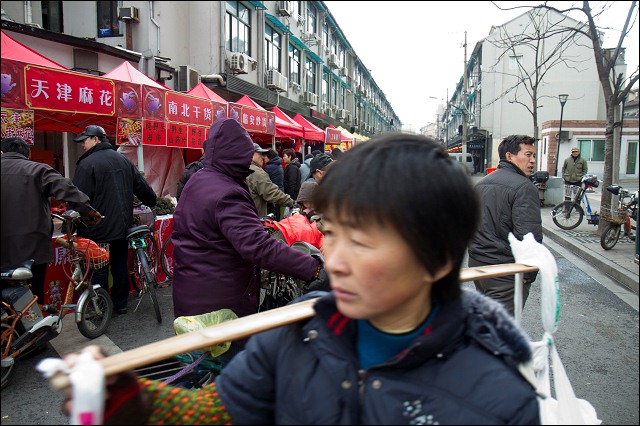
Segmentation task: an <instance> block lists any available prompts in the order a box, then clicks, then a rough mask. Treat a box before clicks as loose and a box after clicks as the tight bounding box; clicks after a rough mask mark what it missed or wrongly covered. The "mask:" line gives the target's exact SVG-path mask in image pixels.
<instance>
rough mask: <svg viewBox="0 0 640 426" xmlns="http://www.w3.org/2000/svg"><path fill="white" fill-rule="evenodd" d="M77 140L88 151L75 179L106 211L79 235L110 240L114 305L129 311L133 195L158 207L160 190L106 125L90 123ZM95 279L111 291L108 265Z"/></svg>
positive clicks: (97, 206)
mask: <svg viewBox="0 0 640 426" xmlns="http://www.w3.org/2000/svg"><path fill="white" fill-rule="evenodd" d="M74 141H75V142H78V143H82V148H83V149H84V150H85V153H84V154H82V156H81V157H80V159H79V160H78V162H77V163H76V164H77V167H76V173H75V176H74V177H73V182H74V183H75V184H76V186H77V187H78V188H80V189H81V190H82V191H83V192H84V193H85V194H87V195H88V196H89V198H90V199H91V204H92V205H93V206H95V207H96V208H97V209H98V210H99V211H100V212H101V213H102V214H103V215H104V220H103V221H102V222H101V223H100V225H98V226H95V227H93V228H90V229H84V228H79V229H78V235H79V236H81V237H86V238H90V239H92V240H93V241H95V242H96V243H108V244H109V254H110V261H109V263H110V266H111V276H112V277H113V287H112V290H111V300H112V301H113V309H114V311H115V312H117V313H119V314H126V313H127V300H128V298H129V289H130V287H129V273H128V267H127V256H128V250H129V248H128V245H127V239H126V230H127V229H128V228H130V227H131V226H132V223H133V196H134V195H135V196H136V197H138V199H139V200H140V201H141V202H142V203H143V204H144V205H145V206H148V207H154V206H155V205H156V194H155V192H154V191H153V189H152V188H151V186H149V184H148V183H147V181H146V180H145V179H144V177H142V175H141V174H140V172H139V171H138V169H136V167H135V166H134V165H133V163H132V162H131V161H129V159H128V158H127V157H125V156H124V155H122V154H120V153H119V152H117V151H115V150H114V149H113V146H111V143H110V142H109V140H108V139H107V134H106V133H105V131H104V129H103V128H102V127H100V126H95V125H90V126H87V127H86V128H85V129H84V131H83V132H82V133H81V134H80V135H78V136H77V137H76V138H75V139H74ZM93 282H94V283H95V284H100V286H102V288H104V289H105V290H107V291H109V270H108V266H105V267H104V268H101V269H98V270H96V271H95V272H94V274H93Z"/></svg>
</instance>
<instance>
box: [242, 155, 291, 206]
mask: <svg viewBox="0 0 640 426" xmlns="http://www.w3.org/2000/svg"><path fill="white" fill-rule="evenodd" d="M253 147H254V152H253V158H252V160H251V166H250V167H249V168H250V170H251V173H250V174H249V176H247V186H248V187H249V192H250V193H251V198H252V199H253V202H254V203H255V205H256V208H257V209H258V214H259V215H260V216H261V217H262V216H266V215H267V213H268V210H267V207H268V205H269V203H273V204H275V205H277V206H285V207H293V206H294V205H295V202H294V200H293V199H292V198H291V197H290V196H289V195H287V194H285V193H284V192H282V191H281V190H280V188H278V185H276V184H275V183H273V182H272V181H271V179H270V178H269V175H268V174H267V172H266V171H265V170H264V166H265V164H266V163H267V161H268V160H269V159H268V157H267V155H266V154H267V152H269V150H267V149H264V148H262V147H261V146H260V145H258V144H257V143H255V142H254V143H253ZM280 170H282V167H281V166H280Z"/></svg>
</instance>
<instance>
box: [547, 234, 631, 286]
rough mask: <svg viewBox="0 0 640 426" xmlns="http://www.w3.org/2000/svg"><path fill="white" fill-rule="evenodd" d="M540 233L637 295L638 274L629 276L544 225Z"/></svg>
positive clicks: (625, 271) (621, 269)
mask: <svg viewBox="0 0 640 426" xmlns="http://www.w3.org/2000/svg"><path fill="white" fill-rule="evenodd" d="M542 232H543V234H544V236H545V238H550V239H551V240H553V241H554V242H556V243H557V244H559V245H561V246H562V247H564V248H567V249H569V250H570V251H571V253H573V254H575V255H576V256H578V257H581V258H582V259H584V260H585V261H587V262H589V263H590V264H591V265H593V266H594V267H596V268H597V269H598V270H600V271H601V272H602V273H604V274H606V275H608V276H609V277H611V278H612V279H614V280H615V281H617V282H618V283H620V285H622V286H623V287H625V288H626V289H628V290H630V291H632V292H633V293H635V294H638V290H639V289H638V287H639V284H638V278H639V276H638V274H633V273H631V274H629V271H628V270H626V269H623V268H620V267H619V266H618V265H616V264H615V263H613V262H610V261H608V260H607V259H604V258H603V257H602V256H596V255H594V254H593V253H591V252H590V251H588V250H586V249H585V248H584V247H581V246H580V245H578V244H574V243H572V242H571V240H569V239H566V238H563V237H562V236H560V235H558V234H557V233H556V232H555V231H554V230H552V229H549V228H547V227H546V226H544V225H543V226H542Z"/></svg>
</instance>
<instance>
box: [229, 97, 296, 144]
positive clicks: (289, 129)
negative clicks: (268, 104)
mask: <svg viewBox="0 0 640 426" xmlns="http://www.w3.org/2000/svg"><path fill="white" fill-rule="evenodd" d="M236 103H237V104H240V105H245V106H249V107H252V108H256V109H259V110H262V111H266V109H264V108H263V107H262V106H260V105H259V104H258V103H256V102H255V101H254V100H253V99H251V98H250V97H248V96H247V95H244V96H243V97H241V98H240V99H238V101H237V102H236ZM274 108H277V107H274ZM278 110H279V109H278ZM271 112H273V113H274V114H275V119H276V138H292V139H296V138H297V139H302V138H303V137H304V132H303V129H302V127H301V126H300V125H299V124H298V123H295V122H294V123H290V122H289V121H287V120H285V119H283V118H282V117H279V116H278V114H277V113H276V111H275V110H271ZM280 112H281V113H282V114H284V113H283V112H282V111H280Z"/></svg>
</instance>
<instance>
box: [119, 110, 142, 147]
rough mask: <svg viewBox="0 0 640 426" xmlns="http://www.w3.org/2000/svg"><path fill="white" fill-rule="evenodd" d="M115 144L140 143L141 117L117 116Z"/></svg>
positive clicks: (135, 144) (132, 144)
mask: <svg viewBox="0 0 640 426" xmlns="http://www.w3.org/2000/svg"><path fill="white" fill-rule="evenodd" d="M117 129H118V130H117V134H116V145H131V146H138V145H142V141H143V139H142V119H135V118H120V117H118V127H117Z"/></svg>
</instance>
